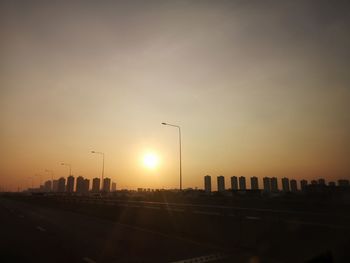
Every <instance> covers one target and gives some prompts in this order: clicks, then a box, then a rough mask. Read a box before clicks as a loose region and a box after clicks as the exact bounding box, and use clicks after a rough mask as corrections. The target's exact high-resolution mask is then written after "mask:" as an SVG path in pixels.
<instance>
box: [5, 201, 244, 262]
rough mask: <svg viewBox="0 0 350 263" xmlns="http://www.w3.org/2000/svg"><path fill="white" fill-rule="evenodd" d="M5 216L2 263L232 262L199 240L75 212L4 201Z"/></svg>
mask: <svg viewBox="0 0 350 263" xmlns="http://www.w3.org/2000/svg"><path fill="white" fill-rule="evenodd" d="M0 215H1V216H0V231H1V232H0V233H1V242H0V262H90V263H92V262H174V261H182V260H186V259H187V260H188V259H193V258H198V260H202V261H201V262H206V261H205V259H206V258H207V262H209V261H211V262H219V261H220V262H224V261H226V260H227V259H226V260H215V258H219V257H220V255H218V254H217V253H219V252H221V251H220V250H218V249H216V248H213V247H210V246H209V247H208V246H207V245H205V244H201V243H199V242H195V241H191V240H187V239H184V238H177V237H174V236H168V235H165V234H162V233H159V232H155V231H151V230H147V229H143V228H139V227H133V226H129V225H125V224H120V223H117V222H113V221H109V220H103V219H99V218H96V217H92V216H86V215H83V214H78V213H73V212H70V211H64V210H56V209H51V208H47V207H41V206H35V205H32V204H27V203H22V202H18V201H13V200H6V199H0ZM239 257H240V258H239ZM246 258H247V255H243V254H242V255H238V254H237V258H236V259H237V262H239V261H242V262H243V261H246ZM194 261H195V260H192V262H194ZM184 262H186V261H184ZM188 262H191V261H188ZM229 262H231V261H229Z"/></svg>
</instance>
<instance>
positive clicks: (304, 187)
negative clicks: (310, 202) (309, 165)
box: [300, 179, 307, 192]
mask: <svg viewBox="0 0 350 263" xmlns="http://www.w3.org/2000/svg"><path fill="white" fill-rule="evenodd" d="M306 188H307V180H304V179H303V180H301V181H300V189H301V191H303V192H304V191H305V190H306Z"/></svg>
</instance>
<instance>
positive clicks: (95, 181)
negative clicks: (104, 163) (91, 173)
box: [91, 177, 101, 193]
mask: <svg viewBox="0 0 350 263" xmlns="http://www.w3.org/2000/svg"><path fill="white" fill-rule="evenodd" d="M100 185H101V180H100V178H97V177H96V178H94V179H92V189H91V191H92V192H94V193H98V192H100Z"/></svg>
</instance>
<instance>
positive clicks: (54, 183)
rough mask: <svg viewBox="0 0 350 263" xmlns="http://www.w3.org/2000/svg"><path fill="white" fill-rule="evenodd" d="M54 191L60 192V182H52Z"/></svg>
mask: <svg viewBox="0 0 350 263" xmlns="http://www.w3.org/2000/svg"><path fill="white" fill-rule="evenodd" d="M52 191H53V192H58V180H53V182H52Z"/></svg>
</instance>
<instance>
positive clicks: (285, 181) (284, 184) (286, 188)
mask: <svg viewBox="0 0 350 263" xmlns="http://www.w3.org/2000/svg"><path fill="white" fill-rule="evenodd" d="M282 190H283V192H289V191H290V188H289V179H288V178H287V177H283V178H282Z"/></svg>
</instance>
